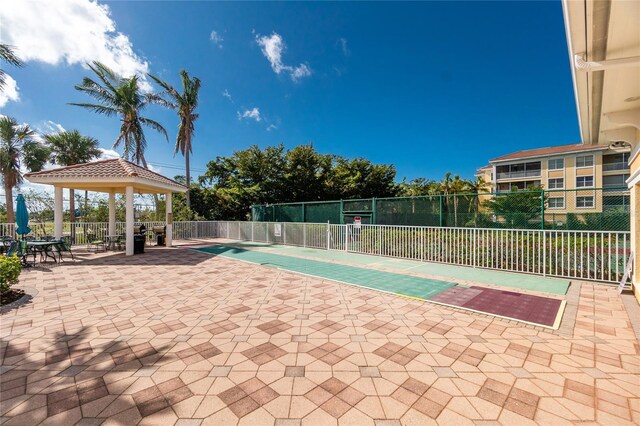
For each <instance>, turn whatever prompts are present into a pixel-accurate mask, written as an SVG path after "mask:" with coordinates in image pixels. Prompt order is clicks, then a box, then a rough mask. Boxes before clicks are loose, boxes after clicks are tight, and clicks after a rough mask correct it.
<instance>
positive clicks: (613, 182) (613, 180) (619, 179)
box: [602, 174, 630, 191]
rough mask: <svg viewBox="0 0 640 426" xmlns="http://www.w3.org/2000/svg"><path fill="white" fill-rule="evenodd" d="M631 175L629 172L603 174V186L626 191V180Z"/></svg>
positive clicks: (608, 188)
mask: <svg viewBox="0 0 640 426" xmlns="http://www.w3.org/2000/svg"><path fill="white" fill-rule="evenodd" d="M629 176H630V175H628V174H624V175H608V176H602V187H603V188H605V189H607V190H608V191H611V190H616V189H618V190H621V191H624V190H626V189H627V185H626V182H627V179H629Z"/></svg>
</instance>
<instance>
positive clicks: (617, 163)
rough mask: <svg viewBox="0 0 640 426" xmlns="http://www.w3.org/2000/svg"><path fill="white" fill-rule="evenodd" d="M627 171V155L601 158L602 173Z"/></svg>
mask: <svg viewBox="0 0 640 426" xmlns="http://www.w3.org/2000/svg"><path fill="white" fill-rule="evenodd" d="M616 170H629V153H628V152H623V153H620V154H611V155H604V156H602V171H603V172H611V171H616Z"/></svg>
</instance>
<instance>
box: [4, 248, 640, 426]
mask: <svg viewBox="0 0 640 426" xmlns="http://www.w3.org/2000/svg"><path fill="white" fill-rule="evenodd" d="M21 285H22V286H23V287H26V288H27V289H28V291H29V292H30V293H32V294H34V296H33V298H32V299H31V300H30V301H29V302H28V303H27V304H25V305H23V306H21V307H19V308H12V309H8V310H7V309H5V310H4V311H3V314H2V316H1V317H0V321H1V324H0V337H1V338H2V344H1V347H0V358H1V359H2V366H1V367H0V368H1V370H0V372H1V375H0V386H1V400H2V404H1V410H0V415H1V416H2V417H1V418H0V419H1V420H0V424H3V425H5V424H6V425H12V424H19V425H29V426H31V425H36V424H52V425H65V424H70V425H71V424H82V425H94V424H113V425H131V424H150V425H151V424H153V425H165V424H166V425H173V424H176V425H200V424H202V425H228V424H236V423H239V424H246V425H262V424H268V425H273V424H275V425H297V424H303V425H305V424H309V425H312V424H318V425H325V424H326V425H331V424H340V425H342V424H344V425H347V424H349V425H374V424H376V425H398V424H415V425H428V424H434V423H441V424H456V425H458V424H474V423H485V424H498V423H500V424H510V425H526V424H534V423H538V424H553V425H556V424H567V423H582V422H588V423H592V422H596V423H600V424H605V425H622V424H634V423H635V424H638V423H640V344H639V342H638V340H637V339H636V337H635V334H634V332H633V330H632V328H631V325H630V320H629V316H628V314H627V311H626V310H625V308H624V305H623V303H622V301H621V299H620V297H618V295H617V294H616V292H615V289H613V288H612V287H605V286H600V285H594V284H591V283H582V286H581V290H580V294H579V296H580V297H579V301H578V304H577V309H576V311H577V312H576V313H575V325H574V326H573V328H572V329H571V327H570V328H569V332H568V333H567V331H566V326H565V328H564V330H565V332H552V331H550V330H541V329H539V328H534V327H531V326H525V325H523V324H518V323H515V322H509V321H504V320H500V319H497V318H492V317H488V316H480V315H477V314H472V313H467V312H462V311H457V310H454V309H449V308H446V307H442V306H438V305H434V304H428V303H423V302H420V301H415V300H411V299H407V298H402V297H398V296H393V295H389V294H384V293H379V292H376V291H373V290H368V289H362V288H358V287H353V286H348V285H344V284H338V283H334V282H330V281H322V280H320V279H317V278H310V277H307V276H302V275H296V274H292V273H286V272H282V271H279V270H277V269H274V268H272V267H268V266H258V265H251V264H247V263H242V262H238V261H234V260H229V259H224V258H214V257H211V256H210V255H207V254H204V253H200V252H195V251H192V250H189V249H186V248H174V249H151V250H148V253H146V254H144V255H140V256H134V257H131V258H125V257H124V256H123V255H122V254H115V255H113V254H109V255H104V254H100V255H85V256H81V259H80V260H78V261H77V262H75V263H70V262H69V263H65V264H63V265H56V266H51V267H45V268H37V269H34V270H30V271H27V272H25V273H24V274H23V275H22V282H21ZM561 331H562V329H561Z"/></svg>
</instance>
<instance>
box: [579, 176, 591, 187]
mask: <svg viewBox="0 0 640 426" xmlns="http://www.w3.org/2000/svg"><path fill="white" fill-rule="evenodd" d="M576 188H593V176H578V177H577V178H576Z"/></svg>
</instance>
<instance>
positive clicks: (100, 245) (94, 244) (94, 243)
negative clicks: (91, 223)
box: [87, 230, 107, 253]
mask: <svg viewBox="0 0 640 426" xmlns="http://www.w3.org/2000/svg"><path fill="white" fill-rule="evenodd" d="M87 250H88V251H92V250H93V251H94V252H95V253H97V252H98V251H107V245H106V243H105V242H104V240H102V239H99V238H96V235H95V234H94V233H93V232H90V230H87Z"/></svg>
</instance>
